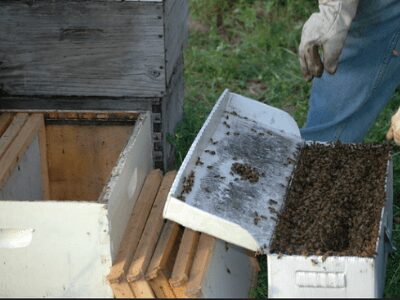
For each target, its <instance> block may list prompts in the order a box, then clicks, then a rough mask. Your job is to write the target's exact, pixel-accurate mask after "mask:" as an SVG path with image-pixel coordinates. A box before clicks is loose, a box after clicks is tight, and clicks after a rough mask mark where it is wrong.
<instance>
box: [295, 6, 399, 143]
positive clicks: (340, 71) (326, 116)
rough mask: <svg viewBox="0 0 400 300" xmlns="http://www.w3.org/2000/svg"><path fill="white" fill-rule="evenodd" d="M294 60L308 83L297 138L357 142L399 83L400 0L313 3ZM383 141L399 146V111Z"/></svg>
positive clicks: (360, 139) (362, 137) (360, 140)
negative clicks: (304, 116)
mask: <svg viewBox="0 0 400 300" xmlns="http://www.w3.org/2000/svg"><path fill="white" fill-rule="evenodd" d="M299 59H300V65H301V70H302V73H303V74H304V77H305V78H306V79H307V80H311V79H313V78H314V79H313V82H312V90H311V97H310V103H309V111H308V116H307V122H306V126H305V127H304V128H302V130H301V133H302V136H303V138H305V139H308V140H319V141H331V140H341V141H343V142H362V140H363V139H364V137H365V135H366V134H367V132H368V130H369V129H370V127H371V126H372V124H373V123H374V121H375V120H376V118H377V116H378V114H379V113H380V112H381V111H382V109H383V108H384V106H385V105H386V103H387V102H388V101H389V99H390V98H391V97H392V96H393V94H394V92H395V90H396V88H397V87H398V86H399V83H400V0H319V12H317V13H314V14H312V15H311V17H310V18H309V19H308V20H307V22H306V23H305V24H304V27H303V31H302V36H301V42H300V46H299ZM386 137H387V139H394V140H395V142H396V143H398V144H400V110H399V111H398V112H397V113H396V114H395V115H394V116H393V117H392V120H391V126H390V129H389V131H388V132H387V135H386Z"/></svg>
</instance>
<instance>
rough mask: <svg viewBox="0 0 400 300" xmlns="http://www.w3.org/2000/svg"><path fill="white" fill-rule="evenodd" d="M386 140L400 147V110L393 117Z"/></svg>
mask: <svg viewBox="0 0 400 300" xmlns="http://www.w3.org/2000/svg"><path fill="white" fill-rule="evenodd" d="M386 139H387V140H388V141H391V140H394V142H395V143H396V144H397V145H400V108H399V109H398V110H397V112H396V113H395V114H394V115H393V117H392V120H391V123H390V128H389V130H388V132H387V133H386Z"/></svg>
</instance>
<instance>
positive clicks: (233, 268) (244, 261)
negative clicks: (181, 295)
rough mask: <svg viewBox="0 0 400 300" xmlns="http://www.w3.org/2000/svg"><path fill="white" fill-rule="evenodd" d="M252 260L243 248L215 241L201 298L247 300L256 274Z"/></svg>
mask: <svg viewBox="0 0 400 300" xmlns="http://www.w3.org/2000/svg"><path fill="white" fill-rule="evenodd" d="M252 259H254V258H252V257H249V256H248V254H247V251H246V250H244V249H243V248H240V247H237V246H234V245H230V244H227V243H226V242H224V241H222V240H216V243H215V248H214V251H213V255H212V257H211V260H210V264H209V267H208V269H207V271H206V275H205V277H204V281H203V285H202V289H201V298H231V299H234V298H248V297H249V292H250V288H251V287H252V284H253V278H254V272H256V270H255V269H254V264H253V263H252Z"/></svg>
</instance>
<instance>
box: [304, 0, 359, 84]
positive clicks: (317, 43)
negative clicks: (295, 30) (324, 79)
mask: <svg viewBox="0 0 400 300" xmlns="http://www.w3.org/2000/svg"><path fill="white" fill-rule="evenodd" d="M358 1H359V0H319V1H318V2H319V12H318V13H313V14H312V15H311V17H310V18H309V19H308V20H307V22H306V23H305V24H304V26H303V31H302V35H301V42H300V46H299V58H300V66H301V71H302V72H303V75H304V78H305V79H306V80H311V79H312V78H313V77H314V76H315V77H320V76H321V75H322V73H323V70H324V68H325V70H326V71H328V72H329V73H331V74H333V73H335V72H336V67H337V63H338V60H339V56H340V53H341V52H342V49H343V46H344V42H345V40H346V37H347V33H348V31H349V29H350V25H351V22H352V21H353V19H354V17H355V15H356V12H357V6H358ZM319 47H322V50H323V60H321V57H320V54H319Z"/></svg>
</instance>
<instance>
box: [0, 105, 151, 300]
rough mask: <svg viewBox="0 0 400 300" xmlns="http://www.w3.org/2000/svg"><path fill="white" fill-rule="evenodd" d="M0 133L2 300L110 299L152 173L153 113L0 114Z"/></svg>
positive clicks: (0, 277) (0, 292) (0, 269)
mask: <svg viewBox="0 0 400 300" xmlns="http://www.w3.org/2000/svg"><path fill="white" fill-rule="evenodd" d="M0 134H1V135H0V150H1V151H0V165H1V168H0V170H1V171H0V257H1V258H2V263H1V264H0V282H1V284H0V295H1V296H2V297H82V296H86V297H112V296H113V294H112V290H111V287H110V285H109V283H108V281H107V280H106V276H107V275H108V272H109V270H110V268H111V265H112V261H113V259H115V257H116V254H117V250H118V248H119V244H120V242H121V239H122V236H123V233H124V231H125V228H126V225H127V223H128V219H129V217H130V212H131V210H132V207H133V205H134V204H135V202H136V199H137V197H138V195H139V192H140V190H141V187H142V185H143V182H144V180H145V178H146V175H147V174H148V172H149V171H150V170H151V169H152V167H153V160H152V156H151V155H149V153H150V152H151V149H152V136H151V116H150V113H149V112H148V113H137V112H124V113H121V112H108V113H105V112H94V111H93V112H89V111H87V112H85V113H77V112H54V111H52V112H49V111H46V112H35V113H32V112H28V111H27V112H19V113H2V114H1V115H0Z"/></svg>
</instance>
